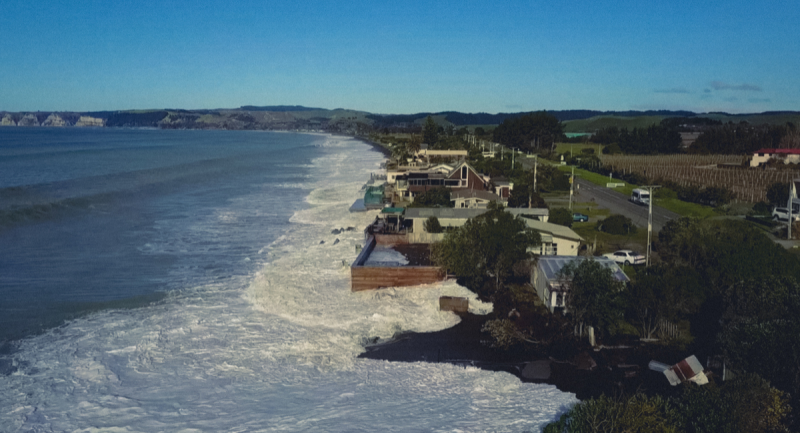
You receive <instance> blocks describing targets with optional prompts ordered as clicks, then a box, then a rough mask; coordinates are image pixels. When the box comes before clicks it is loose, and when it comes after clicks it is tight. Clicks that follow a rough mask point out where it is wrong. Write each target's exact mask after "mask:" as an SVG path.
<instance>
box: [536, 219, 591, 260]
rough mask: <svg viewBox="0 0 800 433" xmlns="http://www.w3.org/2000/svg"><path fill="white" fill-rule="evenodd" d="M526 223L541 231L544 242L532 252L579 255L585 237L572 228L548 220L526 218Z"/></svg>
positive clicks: (542, 254) (553, 254)
mask: <svg viewBox="0 0 800 433" xmlns="http://www.w3.org/2000/svg"><path fill="white" fill-rule="evenodd" d="M524 220H525V224H527V225H528V227H529V228H532V229H534V230H536V231H537V232H539V235H540V236H541V237H542V243H541V245H539V246H538V247H536V248H534V249H533V250H531V251H530V252H532V253H534V254H538V255H540V256H577V255H578V251H579V250H580V247H581V242H583V238H582V237H580V235H578V234H577V233H575V232H574V231H573V230H572V229H571V228H569V227H566V226H562V225H559V224H553V223H549V222H546V221H539V220H535V219H529V218H524Z"/></svg>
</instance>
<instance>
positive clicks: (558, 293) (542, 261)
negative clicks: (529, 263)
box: [531, 256, 630, 313]
mask: <svg viewBox="0 0 800 433" xmlns="http://www.w3.org/2000/svg"><path fill="white" fill-rule="evenodd" d="M580 260H596V261H597V262H598V263H600V264H601V265H602V266H604V267H606V268H608V269H610V270H611V273H612V275H613V276H614V278H615V279H616V280H617V281H620V282H623V283H627V282H630V279H629V278H628V276H627V275H625V272H622V269H621V268H620V267H619V265H617V263H616V262H614V261H613V260H611V259H609V258H607V257H586V256H541V257H539V260H538V261H537V263H536V266H535V267H534V268H533V270H532V272H531V284H532V285H533V287H535V288H536V293H537V294H538V295H539V299H541V300H542V302H543V303H544V305H545V307H547V309H548V310H550V312H551V313H554V312H556V311H561V312H567V311H568V310H569V306H568V305H567V293H568V292H569V281H565V280H564V279H563V278H561V275H560V273H561V270H562V269H563V268H564V266H566V265H567V264H569V263H573V262H576V261H580Z"/></svg>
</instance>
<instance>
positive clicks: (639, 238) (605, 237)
mask: <svg viewBox="0 0 800 433" xmlns="http://www.w3.org/2000/svg"><path fill="white" fill-rule="evenodd" d="M589 218H590V219H589V221H587V222H585V223H578V222H576V223H573V224H572V230H573V231H575V233H577V234H578V235H580V237H582V238H583V240H584V241H585V243H586V245H589V246H590V247H591V246H592V245H594V243H595V242H597V247H596V249H595V254H597V255H599V254H605V253H611V252H614V251H617V250H634V251H638V252H640V253H643V254H644V251H645V249H646V246H647V229H646V228H639V230H637V231H636V233H635V234H632V235H612V234H608V233H604V232H601V231H598V230H597V229H596V228H595V227H596V225H597V220H592V218H591V216H590V217H589Z"/></svg>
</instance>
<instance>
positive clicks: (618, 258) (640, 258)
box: [603, 250, 646, 265]
mask: <svg viewBox="0 0 800 433" xmlns="http://www.w3.org/2000/svg"><path fill="white" fill-rule="evenodd" d="M603 257H608V258H609V259H611V260H613V261H615V262H617V264H619V265H643V264H644V262H645V261H646V258H645V257H644V255H642V254H639V253H637V252H636V251H631V250H619V251H614V252H613V253H608V254H603Z"/></svg>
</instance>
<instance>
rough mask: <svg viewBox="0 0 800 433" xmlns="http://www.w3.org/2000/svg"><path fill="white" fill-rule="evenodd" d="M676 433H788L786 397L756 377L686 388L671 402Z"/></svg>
mask: <svg viewBox="0 0 800 433" xmlns="http://www.w3.org/2000/svg"><path fill="white" fill-rule="evenodd" d="M671 401H672V402H673V407H674V410H673V411H672V414H673V419H674V420H675V424H676V425H677V427H678V431H681V432H686V433H701V432H702V433H705V432H725V433H777V432H788V431H789V430H788V429H787V427H786V418H787V415H788V414H789V411H790V410H791V407H790V406H789V404H788V402H787V399H786V395H785V394H784V393H782V392H781V391H779V390H777V389H775V388H773V387H771V386H770V385H769V382H767V381H765V380H764V379H762V378H761V377H759V376H758V375H754V374H748V375H743V376H737V377H736V378H734V379H733V380H730V381H726V382H725V383H724V384H723V385H722V386H716V384H714V383H713V382H712V383H710V384H708V385H705V386H694V385H693V384H685V385H684V388H683V393H682V394H681V395H680V396H678V397H675V398H673V399H671Z"/></svg>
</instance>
